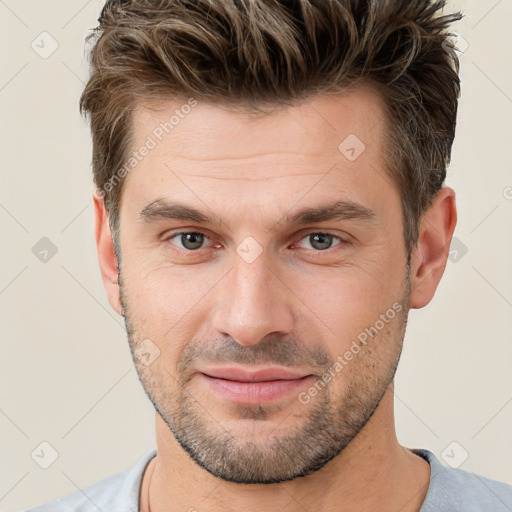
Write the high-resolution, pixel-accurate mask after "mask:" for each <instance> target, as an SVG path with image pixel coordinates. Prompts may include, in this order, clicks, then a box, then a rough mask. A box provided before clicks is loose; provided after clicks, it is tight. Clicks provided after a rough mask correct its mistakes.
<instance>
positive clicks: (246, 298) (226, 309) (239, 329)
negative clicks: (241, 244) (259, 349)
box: [212, 253, 294, 345]
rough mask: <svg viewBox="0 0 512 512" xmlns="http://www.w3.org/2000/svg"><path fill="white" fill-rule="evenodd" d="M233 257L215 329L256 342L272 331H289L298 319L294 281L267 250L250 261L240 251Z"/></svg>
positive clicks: (244, 342) (243, 342) (218, 303)
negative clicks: (270, 259)
mask: <svg viewBox="0 0 512 512" xmlns="http://www.w3.org/2000/svg"><path fill="white" fill-rule="evenodd" d="M233 260H234V262H233V266H232V268H231V271H230V272H228V274H227V275H226V277H225V278H224V279H225V283H224V286H222V287H221V288H219V290H220V291H219V295H218V296H217V297H216V299H217V300H216V308H215V312H214V314H213V318H212V322H213V327H214V329H216V330H217V331H218V332H219V333H221V334H223V335H228V336H231V337H232V338H233V339H234V340H236V341H237V342H238V343H239V344H240V345H256V344H257V343H258V342H260V341H261V340H262V339H263V338H264V337H265V336H267V335H268V334H270V333H278V334H281V335H283V334H288V333H289V332H290V331H291V330H292V326H293V320H294V319H293V311H292V300H293V298H292V295H293V293H292V292H291V291H290V290H289V286H290V285H289V284H288V283H286V281H285V279H284V278H282V277H280V276H279V274H278V270H274V269H273V268H271V267H270V265H269V262H268V259H267V257H266V255H265V253H263V254H261V255H260V256H259V257H258V258H257V259H256V260H255V261H252V262H250V263H249V262H248V261H245V260H244V259H243V258H242V257H240V256H239V255H238V254H235V255H234V258H233Z"/></svg>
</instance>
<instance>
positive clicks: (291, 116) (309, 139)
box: [133, 86, 385, 161]
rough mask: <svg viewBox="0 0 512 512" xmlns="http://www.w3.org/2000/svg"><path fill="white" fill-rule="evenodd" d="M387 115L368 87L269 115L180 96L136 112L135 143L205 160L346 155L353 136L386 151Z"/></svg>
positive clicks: (372, 148) (374, 150)
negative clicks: (342, 149) (383, 143)
mask: <svg viewBox="0 0 512 512" xmlns="http://www.w3.org/2000/svg"><path fill="white" fill-rule="evenodd" d="M384 117H385V116H384V109H383V105H382V101H381V98H380V97H379V95H378V93H377V92H375V91H374V90H373V89H372V88H370V87H368V86H365V87H358V88H355V89H351V90H349V91H347V92H344V93H340V94H329V95H321V96H316V97H312V98H309V99H307V100H305V101H303V102H302V103H298V104H297V105H295V106H292V107H289V106H279V105H277V106H276V107H275V108H274V109H270V111H269V113H267V114H261V113H248V112H246V111H244V110H241V109H235V108H234V107H225V106H223V105H221V104H219V105H218V104H215V103H210V102H205V101H203V100H195V99H193V98H180V99H175V100H172V101H168V102H159V103H156V102H154V103H151V104H143V105H140V106H139V107H138V108H137V109H136V110H135V112H134V116H133V124H134V126H133V128H134V141H133V146H134V147H135V148H136V147H140V145H141V144H143V143H144V141H145V140H146V139H147V137H148V136H150V137H151V138H152V139H153V140H154V141H155V143H156V144H157V146H164V147H165V150H166V153H167V154H169V155H174V156H176V157H180V158H187V159H193V160H205V161H206V160H220V159H222V158H226V159H231V160H233V159H237V158H243V159H247V158H250V157H251V156H263V155H264V154H272V153H290V154H296V155H298V156H309V155H311V156H315V157H319V156H322V155H323V154H325V153H326V152H327V153H331V152H333V151H334V154H336V155H337V156H342V155H340V154H339V149H338V145H339V143H341V142H342V141H343V140H344V139H345V138H346V137H347V136H349V135H353V136H356V137H357V138H358V139H359V140H361V141H362V142H364V144H365V146H366V149H367V150H369V151H370V153H372V154H373V153H378V152H379V151H380V149H381V148H380V142H381V141H380V140H379V139H380V138H379V135H381V131H382V129H383V124H384ZM157 153H158V152H157Z"/></svg>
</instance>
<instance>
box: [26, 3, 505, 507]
mask: <svg viewBox="0 0 512 512" xmlns="http://www.w3.org/2000/svg"><path fill="white" fill-rule="evenodd" d="M442 6H443V2H430V1H428V0H418V1H416V2H409V1H406V0H389V1H383V0H366V1H363V0H361V1H350V0H329V1H327V0H300V1H291V0H289V1H285V0H279V1H278V0H194V1H192V0H168V1H160V2H155V1H153V2H152V1H150V0H135V1H116V2H112V1H110V2H107V4H106V6H105V8H104V9H103V12H102V15H101V17H100V26H99V28H98V29H97V33H96V38H97V39H96V42H95V46H94V48H93V50H92V59H91V77H90V80H89V82H88V84H87V86H86V88H85V90H84V93H83V96H82V98H81V109H82V111H83V112H85V113H87V114H89V116H90V121H91V128H92V136H93V171H94V179H95V184H96V187H97V189H96V192H95V194H94V198H93V200H94V205H95V212H96V241H97V247H98V256H99V262H100V267H101V272H102V276H103V281H104V284H105V288H106V291H107V295H108V298H109V301H110V304H111V306H112V307H113V308H114V310H115V311H117V312H118V313H119V314H121V315H123V316H124V318H125V322H126V327H127V332H128V338H129V344H130V349H131V352H132V356H133V359H134V362H135V366H136V368H137V372H138V375H139V378H140V381H141V383H142V385H143V387H144V389H145V391H146V393H147V395H148V397H149V399H150V400H151V402H152V403H153V405H154V407H155V410H156V416H155V417H156V436H157V449H156V450H153V451H152V452H150V453H149V454H147V455H145V456H144V457H143V458H142V459H141V460H140V461H139V463H138V464H137V465H136V466H135V467H134V468H132V469H131V470H130V471H128V472H124V473H120V474H118V475H114V476H112V477H110V478H108V479H106V480H103V481H101V482H99V483H97V484H94V485H92V486H90V487H88V488H86V489H84V490H82V491H79V492H77V493H75V494H73V495H71V496H68V497H66V498H63V499H61V500H57V501H55V502H52V503H50V504H47V505H43V506H41V507H37V508H36V509H33V510H35V511H38V512H43V511H50V510H51V511H64V510H66V511H70V510H72V511H76V512H86V511H93V510H102V511H105V512H106V511H138V510H140V511H142V512H170V511H176V510H183V511H187V510H188V511H196V510H197V511H203V510H204V511H208V512H218V511H239V510H249V511H271V512H273V511H277V510H279V511H283V510H287V511H303V510H307V511H309V510H319V511H332V510H339V511H352V510H358V511H361V512H369V511H377V510H378V511H380V512H388V511H389V512H391V511H393V512H396V511H402V512H417V511H421V512H427V511H429V512H430V511H452V512H453V511H464V512H471V511H484V510H485V511H490V510H492V511H506V510H512V486H509V485H506V484H504V483H500V482H496V481H492V480H489V479H486V478H483V477H480V476H477V475H474V474H471V473H468V472H465V471H462V470H459V469H448V468H445V467H444V466H442V465H441V463H440V461H439V460H438V459H437V458H436V457H435V455H434V454H433V453H432V452H430V451H429V450H426V449H409V448H405V447H402V446H400V444H399V443H398V440H397V437H396V434H395V427H394V416H393V379H394V375H395V371H396V368H397V364H398V361H399V358H400V354H401V349H402V343H403V338H404V334H405V329H406V323H407V316H408V312H409V309H410V308H416V309H417V308H422V307H424V306H426V305H427V304H428V303H429V302H430V300H431V299H432V297H433V295H434V293H435V291H436V288H437V286H438V284H439V282H440V279H441V277H442V275H443V272H444V268H445V265H446V260H447V255H448V248H449V246H450V241H451V238H452V235H453V232H454V229H455V225H456V219H457V215H456V206H455V192H454V191H453V190H452V189H450V188H448V187H445V186H443V182H444V179H445V176H446V167H447V164H448V162H449V158H450V152H451V146H452V142H453V137H454V131H455V120H456V111H457V100H458V96H459V78H458V63H457V61H456V59H455V58H454V54H453V51H452V47H451V46H450V43H449V39H448V35H447V30H448V28H449V25H450V23H451V22H452V21H454V20H456V19H459V18H460V15H444V16H443V15H441V14H440V11H441V8H442Z"/></svg>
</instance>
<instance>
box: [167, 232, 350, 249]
mask: <svg viewBox="0 0 512 512" xmlns="http://www.w3.org/2000/svg"><path fill="white" fill-rule="evenodd" d="M190 233H194V234H200V235H203V236H204V237H205V238H207V239H209V237H208V235H206V234H205V233H203V232H201V231H196V230H194V231H178V232H176V233H172V234H171V235H169V236H167V237H166V238H165V241H166V242H171V240H172V239H173V238H176V237H179V236H181V235H187V234H190ZM311 235H328V236H331V237H333V238H334V239H336V240H338V242H339V243H338V244H336V245H334V246H331V247H329V248H328V249H325V250H323V251H322V250H319V249H306V250H308V251H309V252H313V253H316V254H322V253H329V252H330V251H331V249H333V248H334V247H337V246H343V245H347V244H349V243H350V242H349V241H348V240H346V239H345V238H343V237H341V236H340V235H335V234H334V233H330V232H328V231H311V232H309V233H307V234H305V235H304V236H302V237H301V238H300V239H299V242H300V241H302V240H304V239H305V238H307V237H309V236H311ZM171 245H173V246H174V244H173V243H172V242H171ZM294 245H295V243H294ZM174 247H175V250H177V251H178V252H185V253H200V252H201V251H203V250H206V249H207V248H200V249H196V250H192V249H181V248H179V247H176V246H174Z"/></svg>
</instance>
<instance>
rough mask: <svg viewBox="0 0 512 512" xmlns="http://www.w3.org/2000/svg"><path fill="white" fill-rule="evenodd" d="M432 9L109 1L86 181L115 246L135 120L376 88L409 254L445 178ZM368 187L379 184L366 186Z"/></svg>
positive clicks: (444, 82) (443, 35)
mask: <svg viewBox="0 0 512 512" xmlns="http://www.w3.org/2000/svg"><path fill="white" fill-rule="evenodd" d="M444 5H445V2H444V1H432V0H131V1H130V0H128V1H127V0H109V1H107V3H106V4H105V6H104V8H103V11H102V13H101V16H100V18H99V20H98V21H99V26H98V27H97V28H96V29H94V30H93V32H92V34H91V35H90V36H89V37H88V40H89V41H92V42H93V43H94V44H93V47H92V50H91V52H90V71H91V73H90V78H89V80H88V82H87V84H86V87H85V89H84V91H83V93H82V96H81V98H80V111H81V112H82V114H87V115H88V116H89V119H90V124H91V132H92V140H93V159H92V166H93V175H94V182H95V185H96V187H97V188H98V189H99V191H100V193H101V195H102V196H103V197H104V199H105V205H106V208H107V210H108V213H109V222H110V226H111V228H112V232H113V234H114V240H116V234H117V233H118V230H119V206H120V200H121V191H122V184H123V178H124V176H125V175H126V169H124V172H119V169H121V168H122V166H123V165H125V164H126V161H127V159H128V158H129V155H130V151H133V147H132V137H133V126H132V125H133V112H134V110H135V109H136V108H137V107H138V106H140V105H143V104H145V103H147V102H149V101H153V100H156V101H166V100H169V99H175V98H178V97H182V98H187V97H192V98H194V99H195V100H194V101H208V102H214V103H217V104H221V103H222V104H223V105H226V106H228V107H229V106H230V107H232V108H233V109H240V108H242V109H244V110H245V111H247V112H265V111H266V110H265V109H267V108H269V107H271V106H272V105H274V106H275V107H281V106H283V105H290V106H292V105H294V104H297V103H299V102H301V101H305V100H307V99H308V98H309V97H311V96H314V95H318V94H331V93H341V94H342V93H343V91H344V90H347V89H348V88H350V87H353V86H355V85H357V84H367V85H370V86H371V87H373V88H374V89H375V90H376V91H377V92H378V93H379V95H380V97H381V98H382V100H383V105H384V110H385V114H386V119H385V123H386V130H385V138H386V140H385V153H386V154H385V155H384V160H385V162H386V172H387V174H388V176H389V178H390V179H391V180H392V182H393V184H395V185H396V187H397V190H398V192H399V194H400V198H401V203H402V217H403V219H402V220H403V232H404V239H405V245H406V249H407V253H408V256H409V255H410V251H411V250H412V248H413V247H414V246H415V245H416V244H417V241H418V236H419V222H420V220H421V216H422V215H423V213H425V211H426V210H427V209H428V207H429V206H431V204H432V200H433V198H434V196H435V194H436V193H437V192H438V191H439V190H440V188H441V187H442V185H443V182H444V179H445V177H446V167H447V165H448V164H449V161H450V153H451V147H452V143H453V138H454V134H455V124H456V116H457V103H458V97H459V93H460V81H459V76H458V72H459V62H458V59H457V56H456V54H455V52H454V46H453V43H452V42H451V39H450V33H449V32H448V29H449V27H450V25H451V23H452V22H454V21H456V20H459V19H460V18H461V17H462V15H461V14H460V13H453V14H447V15H442V13H441V11H442V10H443V8H444ZM377 179H379V178H377Z"/></svg>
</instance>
